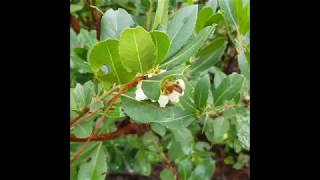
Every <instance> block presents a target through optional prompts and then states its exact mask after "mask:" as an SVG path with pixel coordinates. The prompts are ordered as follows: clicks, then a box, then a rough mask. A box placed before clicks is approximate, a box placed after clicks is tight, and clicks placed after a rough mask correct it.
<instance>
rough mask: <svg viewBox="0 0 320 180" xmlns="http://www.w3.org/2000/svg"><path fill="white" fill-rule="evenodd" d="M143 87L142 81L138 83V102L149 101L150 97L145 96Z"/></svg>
mask: <svg viewBox="0 0 320 180" xmlns="http://www.w3.org/2000/svg"><path fill="white" fill-rule="evenodd" d="M141 86H142V83H141V81H140V82H139V83H138V85H137V90H136V100H137V101H142V100H146V99H148V97H147V96H146V95H145V94H144V92H143V90H142V88H141Z"/></svg>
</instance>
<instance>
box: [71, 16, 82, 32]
mask: <svg viewBox="0 0 320 180" xmlns="http://www.w3.org/2000/svg"><path fill="white" fill-rule="evenodd" d="M70 24H71V27H72V29H73V30H74V31H75V32H76V33H79V32H80V23H79V21H78V20H77V19H76V18H75V17H74V16H72V14H70Z"/></svg>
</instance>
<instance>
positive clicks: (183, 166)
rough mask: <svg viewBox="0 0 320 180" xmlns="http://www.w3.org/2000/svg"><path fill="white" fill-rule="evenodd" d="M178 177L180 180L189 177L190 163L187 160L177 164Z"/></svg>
mask: <svg viewBox="0 0 320 180" xmlns="http://www.w3.org/2000/svg"><path fill="white" fill-rule="evenodd" d="M177 165H178V171H179V175H180V176H181V178H182V180H186V179H187V177H189V176H190V175H191V172H192V162H191V160H189V159H184V160H182V161H179V162H178V163H177Z"/></svg>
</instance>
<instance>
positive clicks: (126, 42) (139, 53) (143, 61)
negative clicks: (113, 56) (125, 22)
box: [119, 26, 156, 74]
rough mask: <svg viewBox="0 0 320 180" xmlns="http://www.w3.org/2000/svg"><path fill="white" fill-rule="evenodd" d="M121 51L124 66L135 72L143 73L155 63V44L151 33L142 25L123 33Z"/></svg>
mask: <svg viewBox="0 0 320 180" xmlns="http://www.w3.org/2000/svg"><path fill="white" fill-rule="evenodd" d="M119 52H120V57H121V62H122V64H123V66H124V67H126V69H127V70H129V71H132V72H134V73H138V72H140V73H142V74H143V73H145V72H147V71H148V70H150V69H151V68H152V67H153V66H154V65H155V60H156V56H155V46H154V44H153V41H152V38H151V35H150V34H149V33H148V32H147V31H146V30H144V29H143V28H142V27H140V26H138V27H136V28H128V29H126V30H124V31H123V32H122V33H121V35H120V45H119Z"/></svg>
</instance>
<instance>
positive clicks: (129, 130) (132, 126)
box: [70, 123, 150, 142]
mask: <svg viewBox="0 0 320 180" xmlns="http://www.w3.org/2000/svg"><path fill="white" fill-rule="evenodd" d="M149 129H150V127H149V125H148V124H137V123H129V124H127V125H126V126H124V127H122V128H120V129H118V130H116V131H115V132H112V133H107V134H102V135H98V136H94V137H87V138H78V137H75V136H74V135H70V141H72V142H87V141H88V140H89V142H91V141H107V140H112V139H115V138H118V137H121V136H125V135H128V134H137V135H139V136H141V135H143V134H144V133H145V132H147V131H149Z"/></svg>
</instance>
